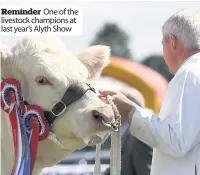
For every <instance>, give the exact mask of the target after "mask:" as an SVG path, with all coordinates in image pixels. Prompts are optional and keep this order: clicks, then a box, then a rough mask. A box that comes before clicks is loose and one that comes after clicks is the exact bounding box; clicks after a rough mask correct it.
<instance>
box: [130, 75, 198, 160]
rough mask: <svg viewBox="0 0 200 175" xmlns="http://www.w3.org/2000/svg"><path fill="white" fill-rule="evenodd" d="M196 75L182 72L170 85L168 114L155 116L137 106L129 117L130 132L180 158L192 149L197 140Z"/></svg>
mask: <svg viewBox="0 0 200 175" xmlns="http://www.w3.org/2000/svg"><path fill="white" fill-rule="evenodd" d="M199 77H200V76H196V75H194V74H193V73H183V74H182V75H180V76H179V77H177V78H178V81H175V82H173V84H172V85H171V86H170V87H169V89H168V92H169V93H168V95H169V96H170V98H167V100H169V102H168V104H169V105H168V106H167V108H168V109H169V110H171V112H169V113H168V114H169V115H170V116H164V117H163V116H158V117H157V116H155V115H152V113H151V112H149V111H147V110H145V109H143V108H140V107H137V109H136V111H135V112H134V114H133V117H132V122H131V127H130V130H131V133H132V134H133V135H134V136H136V137H137V138H138V139H140V140H141V141H143V142H145V143H146V144H149V145H150V146H152V147H154V148H157V149H160V150H161V151H162V152H165V153H167V154H169V155H171V156H174V157H182V156H184V155H185V154H186V153H187V152H188V151H189V150H191V149H192V148H194V147H195V146H196V145H197V144H198V143H200V80H199V79H200V78H199ZM170 105H173V106H170ZM174 105H175V106H174ZM162 115H165V112H164V114H162ZM162 118H164V119H162Z"/></svg>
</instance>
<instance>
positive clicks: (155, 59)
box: [142, 55, 173, 81]
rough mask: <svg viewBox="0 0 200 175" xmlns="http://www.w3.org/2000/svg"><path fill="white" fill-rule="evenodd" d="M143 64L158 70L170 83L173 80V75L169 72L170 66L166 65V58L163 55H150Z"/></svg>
mask: <svg viewBox="0 0 200 175" xmlns="http://www.w3.org/2000/svg"><path fill="white" fill-rule="evenodd" d="M142 64H144V65H146V66H149V67H151V68H152V69H154V70H156V71H157V72H159V73H160V74H161V75H163V76H164V77H165V78H166V79H167V80H168V81H170V80H171V79H172V78H173V75H172V74H171V73H170V72H169V69H168V66H167V65H166V63H165V61H164V58H163V56H161V55H150V56H148V57H146V58H145V59H144V61H143V62H142Z"/></svg>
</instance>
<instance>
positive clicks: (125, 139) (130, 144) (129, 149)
mask: <svg viewBox="0 0 200 175" xmlns="http://www.w3.org/2000/svg"><path fill="white" fill-rule="evenodd" d="M121 92H122V94H124V95H125V96H126V97H127V98H128V99H130V100H132V101H133V102H135V103H136V104H137V105H138V106H140V107H142V108H144V107H145V100H144V97H143V95H142V94H141V93H140V92H139V91H138V90H136V89H134V88H124V89H122V91H121ZM109 141H110V138H109ZM121 150H122V155H121V156H122V157H121V162H122V163H121V164H122V165H121V175H150V170H151V160H152V149H151V148H150V147H149V146H148V145H146V144H145V143H143V142H141V141H140V140H139V139H137V138H136V137H134V136H133V135H131V133H130V130H129V125H125V126H124V127H123V128H122V149H121ZM104 175H110V169H109V168H108V169H107V170H106V172H105V173H104Z"/></svg>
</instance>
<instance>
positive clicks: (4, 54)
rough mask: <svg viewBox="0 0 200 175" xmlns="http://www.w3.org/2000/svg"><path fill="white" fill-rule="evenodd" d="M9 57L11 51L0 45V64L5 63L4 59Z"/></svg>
mask: <svg viewBox="0 0 200 175" xmlns="http://www.w3.org/2000/svg"><path fill="white" fill-rule="evenodd" d="M10 55H11V51H10V49H9V48H8V47H7V46H5V45H3V44H0V58H1V62H4V61H6V59H8V57H9V56H10Z"/></svg>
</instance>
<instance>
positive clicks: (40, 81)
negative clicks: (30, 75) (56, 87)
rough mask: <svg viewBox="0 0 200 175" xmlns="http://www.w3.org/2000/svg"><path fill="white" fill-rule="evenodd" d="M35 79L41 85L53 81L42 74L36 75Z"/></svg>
mask: <svg viewBox="0 0 200 175" xmlns="http://www.w3.org/2000/svg"><path fill="white" fill-rule="evenodd" d="M35 81H36V82H37V84H39V85H51V83H50V82H49V81H48V80H47V79H46V78H45V77H42V76H39V77H36V80H35Z"/></svg>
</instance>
